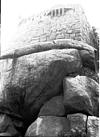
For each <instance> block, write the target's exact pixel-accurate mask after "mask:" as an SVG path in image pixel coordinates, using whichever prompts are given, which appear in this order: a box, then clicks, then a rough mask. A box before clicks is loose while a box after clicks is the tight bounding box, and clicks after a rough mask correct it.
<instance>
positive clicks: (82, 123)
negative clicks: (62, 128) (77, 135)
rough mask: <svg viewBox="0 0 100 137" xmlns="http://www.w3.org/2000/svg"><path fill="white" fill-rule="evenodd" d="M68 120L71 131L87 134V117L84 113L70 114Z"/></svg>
mask: <svg viewBox="0 0 100 137" xmlns="http://www.w3.org/2000/svg"><path fill="white" fill-rule="evenodd" d="M67 119H68V120H69V121H70V124H69V126H70V131H78V132H81V133H84V134H86V128H87V127H86V123H87V116H86V115H84V114H82V113H76V114H69V115H67Z"/></svg>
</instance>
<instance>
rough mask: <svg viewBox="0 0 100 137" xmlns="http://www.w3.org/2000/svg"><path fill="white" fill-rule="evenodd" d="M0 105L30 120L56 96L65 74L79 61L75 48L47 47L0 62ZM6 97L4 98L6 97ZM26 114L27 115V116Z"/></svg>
mask: <svg viewBox="0 0 100 137" xmlns="http://www.w3.org/2000/svg"><path fill="white" fill-rule="evenodd" d="M1 66H2V70H1V72H2V75H1V83H0V84H1V86H0V88H1V89H0V91H1V108H0V109H2V110H3V111H4V112H6V111H8V109H4V108H5V107H4V101H5V103H6V108H9V109H10V112H8V113H11V112H12V113H14V114H15V115H16V114H18V115H20V114H21V115H22V117H23V118H25V119H28V120H29V119H30V120H31V119H32V118H31V117H34V115H36V112H38V111H39V109H40V107H41V106H42V105H43V104H44V103H45V102H46V101H47V100H48V99H50V98H51V97H54V96H55V95H59V93H60V92H63V91H62V88H61V85H62V81H63V79H64V77H65V76H66V75H67V74H69V73H72V72H75V71H78V70H79V69H80V68H81V66H82V64H81V59H80V56H79V53H78V50H76V49H68V50H66V49H64V50H50V51H46V52H40V53H36V54H30V55H27V56H22V57H20V58H17V59H14V60H12V59H8V60H2V61H1ZM5 96H6V98H5ZM27 116H28V117H27Z"/></svg>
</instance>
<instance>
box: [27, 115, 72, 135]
mask: <svg viewBox="0 0 100 137" xmlns="http://www.w3.org/2000/svg"><path fill="white" fill-rule="evenodd" d="M68 129H69V123H68V121H67V119H66V118H64V117H55V116H41V117H39V118H38V119H37V120H36V121H35V122H34V123H33V124H32V125H30V127H29V128H28V130H27V132H26V134H25V136H26V137H27V136H30V137H31V136H35V137H37V136H41V137H51V136H52V137H59V135H60V134H62V132H64V133H67V132H68Z"/></svg>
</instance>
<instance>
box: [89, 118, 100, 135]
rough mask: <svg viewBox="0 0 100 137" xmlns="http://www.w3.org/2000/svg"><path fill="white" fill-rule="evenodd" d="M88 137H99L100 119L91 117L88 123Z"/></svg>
mask: <svg viewBox="0 0 100 137" xmlns="http://www.w3.org/2000/svg"><path fill="white" fill-rule="evenodd" d="M87 136H88V137H99V118H97V117H94V116H89V117H88V121H87Z"/></svg>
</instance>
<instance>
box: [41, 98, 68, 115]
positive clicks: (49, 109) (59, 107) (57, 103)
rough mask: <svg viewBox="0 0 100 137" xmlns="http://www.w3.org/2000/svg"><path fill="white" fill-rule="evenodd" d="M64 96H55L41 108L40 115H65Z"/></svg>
mask: <svg viewBox="0 0 100 137" xmlns="http://www.w3.org/2000/svg"><path fill="white" fill-rule="evenodd" d="M65 114H66V113H65V108H64V104H63V96H55V97H53V98H51V99H50V100H49V101H47V102H46V103H45V104H44V105H43V106H42V108H41V109H40V112H39V116H65Z"/></svg>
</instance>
